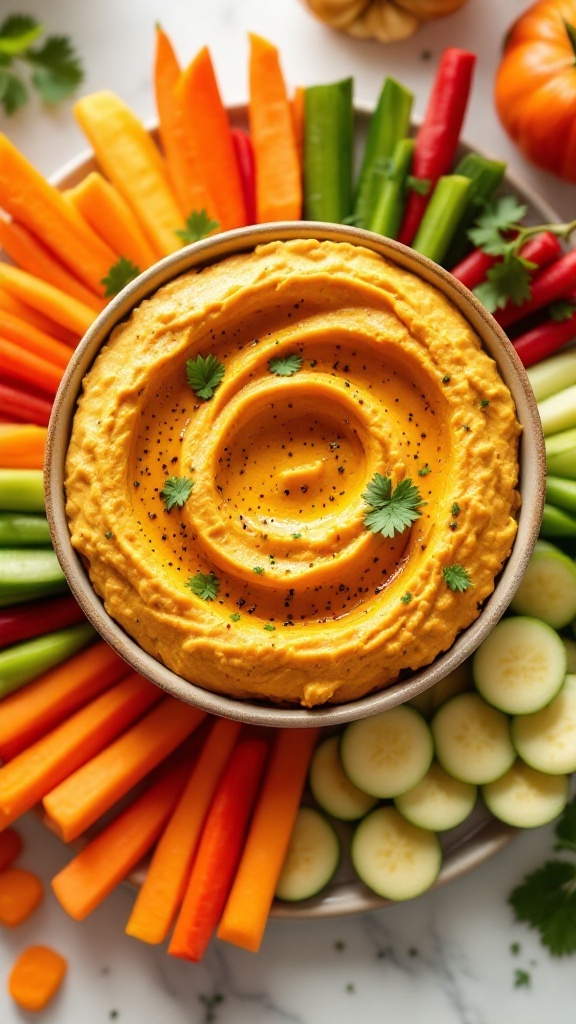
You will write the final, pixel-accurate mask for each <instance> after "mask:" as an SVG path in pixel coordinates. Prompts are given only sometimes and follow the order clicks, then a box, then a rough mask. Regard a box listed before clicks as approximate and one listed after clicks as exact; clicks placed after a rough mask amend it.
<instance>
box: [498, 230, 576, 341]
mask: <svg viewBox="0 0 576 1024" xmlns="http://www.w3.org/2000/svg"><path fill="white" fill-rule="evenodd" d="M574 290H576V249H573V250H571V252H568V253H566V255H565V256H561V257H560V259H559V260H555V261H554V263H551V264H550V266H548V267H545V268H544V270H541V271H540V272H539V273H538V274H536V276H535V278H534V280H533V281H532V285H531V296H530V298H529V299H528V301H527V302H522V303H521V304H520V305H519V306H517V305H516V304H515V303H513V302H508V303H507V304H506V305H505V306H504V308H503V309H499V310H497V312H496V313H495V314H494V318H495V319H496V320H497V321H498V323H499V324H500V326H501V327H503V328H504V329H506V328H507V327H510V325H511V324H515V323H517V322H518V321H519V320H523V319H524V317H527V316H529V315H530V314H531V313H535V312H536V311H537V310H539V309H543V308H544V306H549V305H550V304H551V303H552V302H557V300H558V299H565V298H566V297H567V296H568V295H570V294H571V293H572V292H574Z"/></svg>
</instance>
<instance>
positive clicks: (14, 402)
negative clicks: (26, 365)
mask: <svg viewBox="0 0 576 1024" xmlns="http://www.w3.org/2000/svg"><path fill="white" fill-rule="evenodd" d="M51 409H52V406H51V404H50V402H47V401H46V400H45V399H43V398H36V395H30V394H28V393H27V392H26V391H20V390H19V389H18V388H14V387H9V386H8V384H0V416H6V417H7V418H8V419H9V420H10V422H14V421H17V422H18V423H35V424H36V425H37V426H39V427H47V426H48V420H49V419H50V412H51Z"/></svg>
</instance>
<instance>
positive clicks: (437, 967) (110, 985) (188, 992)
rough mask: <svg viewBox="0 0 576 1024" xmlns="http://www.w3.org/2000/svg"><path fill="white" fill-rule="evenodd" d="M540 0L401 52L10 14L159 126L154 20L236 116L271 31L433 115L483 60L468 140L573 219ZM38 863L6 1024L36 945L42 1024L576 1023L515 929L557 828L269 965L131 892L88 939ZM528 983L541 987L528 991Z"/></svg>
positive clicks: (32, 144) (223, 24)
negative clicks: (544, 114) (55, 959)
mask: <svg viewBox="0 0 576 1024" xmlns="http://www.w3.org/2000/svg"><path fill="white" fill-rule="evenodd" d="M526 6H527V2H526V0H507V2H506V3H502V0H470V2H469V3H468V5H467V6H466V7H464V8H463V9H462V10H461V11H460V12H459V13H457V14H456V15H453V16H452V17H450V18H446V19H443V20H440V21H437V22H435V23H433V24H430V25H428V26H427V27H424V28H422V29H421V30H420V31H419V32H418V33H417V34H416V35H415V36H413V37H412V39H410V40H407V41H405V42H402V43H397V44H395V45H391V46H388V47H384V46H382V45H380V44H377V43H375V42H370V41H358V40H353V39H350V38H348V37H347V36H344V35H342V34H339V33H336V32H334V31H332V30H330V29H328V28H326V27H325V26H323V25H322V24H320V23H319V22H318V21H316V20H315V19H313V18H312V17H311V16H310V15H309V13H308V12H307V11H306V10H305V8H304V7H303V6H302V4H301V3H300V2H299V0H274V2H273V3H272V2H270V0H242V3H240V2H239V0H236V2H235V0H210V2H208V0H163V2H162V3H160V2H158V0H99V2H98V3H93V4H88V3H85V2H82V0H50V3H49V4H46V3H45V2H43V0H13V2H11V3H9V2H8V0H0V13H1V14H2V15H5V14H8V13H15V12H18V13H26V14H28V13H30V14H35V15H36V16H37V17H38V18H39V19H40V20H42V21H43V22H44V23H45V24H46V27H47V29H48V30H49V32H50V33H52V34H54V33H56V34H69V35H70V36H71V37H72V39H73V40H74V43H75V44H76V47H77V49H78V50H79V52H80V53H81V55H82V57H83V61H84V64H85V67H86V72H87V76H86V81H85V83H84V85H83V87H82V88H83V91H86V92H89V91H93V90H95V89H100V88H110V89H113V90H115V91H116V92H118V93H119V94H120V95H121V96H122V97H123V98H124V99H125V100H126V101H127V102H128V103H129V104H130V105H131V106H132V107H133V109H134V110H135V111H136V112H137V113H138V114H139V115H140V116H141V117H142V118H143V119H149V118H152V117H153V116H154V104H153V94H152V86H151V66H152V52H153V29H154V23H155V22H156V21H157V20H161V22H162V25H163V27H164V28H165V29H166V31H167V32H168V34H169V35H170V36H171V37H172V38H173V39H174V41H175V43H176V46H177V49H178V51H179V55H180V57H181V59H182V61H183V62H184V61H186V60H187V59H189V58H190V57H191V56H192V55H193V54H194V53H195V52H197V50H198V49H199V48H200V47H201V46H202V45H203V44H207V45H208V46H209V47H210V50H211V53H212V56H213V59H214V63H215V67H216V71H217V75H218V79H219V83H220V87H221V90H222V93H223V95H224V98H225V100H226V101H227V102H229V103H234V102H242V101H245V99H246V96H247V81H246V79H247V40H246V35H247V32H248V31H254V32H257V33H259V34H260V35H263V36H265V37H266V38H268V39H270V40H271V41H272V42H275V43H276V44H277V45H278V46H279V47H280V49H281V54H282V59H283V67H284V72H285V76H286V78H287V81H288V82H289V84H290V85H291V86H295V85H297V84H303V85H308V84H313V83H315V82H327V81H331V80H334V79H336V78H340V77H345V76H348V75H353V76H354V80H355V97H356V99H357V100H358V101H364V102H374V100H375V99H376V97H377V95H378V92H379V89H380V86H381V83H382V80H383V77H384V76H385V75H387V74H391V75H393V76H395V77H397V78H398V79H400V80H401V81H402V82H403V83H405V84H406V85H408V86H409V87H411V88H412V89H413V90H414V93H415V96H416V104H415V112H416V114H418V115H420V114H422V113H423V111H424V107H425V103H426V99H427V96H428V92H429V87H430V83H431V81H432V78H433V74H434V68H435V61H436V59H437V57H438V56H439V54H440V52H441V50H442V49H443V48H444V46H446V45H459V46H463V47H466V48H468V49H472V50H474V51H475V52H476V53H477V55H478V66H477V70H476V76H475V84H474V90H473V96H472V100H471V103H470V106H469V112H468V117H467V120H466V125H465V130H464V135H465V137H466V138H467V140H468V141H469V142H471V143H473V144H474V145H477V146H479V147H480V148H482V149H484V150H486V151H487V152H489V153H492V154H495V155H498V156H499V157H501V158H504V159H506V160H507V161H508V162H509V165H510V167H511V168H513V169H514V170H515V171H516V172H517V173H518V174H519V175H521V176H522V177H523V178H524V180H525V181H527V182H528V183H529V184H531V185H532V186H533V187H534V188H536V189H537V190H538V191H539V192H540V193H541V194H542V195H543V196H544V197H545V198H546V199H547V200H548V202H549V203H551V204H552V205H553V206H554V207H555V208H556V209H557V211H558V213H559V215H560V216H561V217H565V218H568V217H571V216H573V215H574V213H573V211H574V200H575V198H576V187H574V186H569V185H566V184H562V183H560V182H558V181H556V179H554V178H552V177H550V176H549V175H547V174H545V173H543V172H539V171H537V170H536V169H535V168H532V167H530V166H529V165H528V164H527V163H526V162H525V161H524V160H523V159H522V158H521V156H520V155H519V154H518V152H517V151H516V150H515V149H514V147H513V146H512V144H511V143H510V142H509V140H508V139H507V138H506V136H505V135H504V133H503V130H502V129H501V127H500V126H499V124H498V121H497V118H496V115H495V112H494V107H493V103H492V98H491V94H492V83H493V78H494V72H495V68H496V65H497V62H498V59H499V53H500V47H501V42H502V39H503V36H504V33H505V30H506V28H507V27H508V25H509V24H510V22H511V21H512V20H513V18H514V16H515V15H516V14H518V13H519V12H520V11H522V10H523V9H524V8H525V7H526ZM0 129H1V130H3V131H5V132H6V133H7V134H8V135H9V136H10V138H11V139H13V141H14V142H15V143H16V144H17V145H18V146H19V148H20V149H21V150H22V151H23V152H24V153H25V154H26V155H27V156H28V157H29V158H30V159H31V160H32V161H33V162H34V163H35V164H36V165H37V166H38V167H39V168H40V169H41V170H42V171H43V172H44V173H46V174H50V173H53V172H54V171H56V170H57V169H58V167H60V166H61V165H62V164H63V163H65V162H66V161H67V160H68V159H70V158H72V157H74V156H75V155H76V154H77V153H78V152H80V151H81V150H83V149H85V148H86V146H85V142H84V139H83V137H82V135H81V133H80V131H79V129H78V128H77V127H76V125H75V122H74V118H73V115H72V103H67V104H63V105H62V106H61V107H59V108H57V109H56V110H54V111H52V112H49V111H47V110H46V109H44V108H43V107H42V106H41V105H40V104H39V103H37V102H36V101H33V102H31V103H30V104H29V106H28V107H26V108H25V109H24V110H23V111H21V112H20V113H19V114H18V115H17V116H16V117H14V118H10V119H8V118H6V117H5V116H4V115H3V114H0ZM19 829H20V831H21V833H22V835H23V837H24V839H25V853H24V856H23V858H22V864H23V865H25V866H28V867H30V868H31V869H33V870H34V871H36V872H37V873H38V874H40V876H41V877H42V878H43V879H44V881H45V883H46V899H45V900H44V902H43V904H42V906H41V907H40V909H39V910H37V911H36V913H35V914H34V915H33V917H32V918H31V919H30V920H29V921H28V922H27V923H26V924H25V925H23V926H21V927H20V928H18V929H15V930H12V931H8V930H4V931H3V932H2V933H1V934H0V978H1V980H0V1021H1V1024H17V1022H22V1021H23V1020H32V1019H35V1018H34V1015H27V1014H23V1013H21V1012H20V1011H18V1010H17V1009H16V1008H15V1007H14V1005H13V1004H12V1002H11V1000H10V999H9V997H8V995H7V993H6V984H5V979H6V978H7V976H8V973H9V970H10V967H11V965H12V963H13V961H14V959H15V957H16V955H17V954H18V952H19V951H20V950H21V949H23V948H24V947H25V946H27V945H29V944H30V943H32V942H45V943H49V944H51V945H53V946H54V947H56V948H57V949H58V950H59V951H60V952H61V953H63V954H64V955H65V956H66V957H67V958H68V960H69V971H68V975H67V978H66V980H65V983H64V985H63V987H62V989H61V991H60V993H59V994H58V996H57V997H56V999H55V1000H54V1001H53V1003H52V1004H51V1005H50V1007H49V1008H48V1009H47V1010H46V1011H44V1013H43V1014H42V1015H41V1019H42V1020H43V1021H45V1022H46V1024H105V1022H107V1021H110V1020H117V1021H119V1022H120V1024H160V1022H163V1024H164V1022H170V1024H185V1022H186V1024H189V1022H194V1024H196V1022H198V1024H202V1022H205V1021H206V1022H208V1021H217V1022H219V1024H274V1022H282V1021H284V1022H288V1021H290V1022H297V1024H325V1022H327V1021H330V1022H332V1024H344V1022H348V1021H349V1020H351V1019H355V1020H361V1021H362V1022H363V1024H379V1022H381V1021H389V1022H390V1024H414V1022H415V1021H416V1022H418V1021H426V1024H499V1022H501V1021H504V1020H506V1021H507V1024H541V1022H543V1021H544V1020H548V1019H550V1013H551V1010H552V1007H553V1012H554V1017H555V1019H556V1020H562V1021H565V1022H570V1021H573V1020H574V1019H575V1014H576V1011H575V1010H574V981H573V976H574V965H573V962H572V961H571V960H570V959H569V958H564V959H554V958H553V957H551V956H550V955H549V954H548V952H547V951H546V950H545V949H544V948H543V947H542V946H541V945H540V943H539V940H538V936H537V935H536V934H535V933H534V932H531V931H530V930H529V929H527V928H526V927H525V926H523V925H518V924H516V923H515V922H514V918H513V915H512V911H511V909H510V907H509V906H508V904H507V896H508V894H509V892H510V890H511V889H512V888H513V887H514V886H515V885H516V884H517V883H518V882H519V881H520V880H521V879H522V878H523V876H524V875H525V874H526V873H527V872H528V871H531V870H533V869H534V868H535V867H537V866H538V865H540V864H541V863H542V862H543V860H545V859H546V858H547V857H548V856H549V854H550V853H551V851H552V847H553V830H552V827H549V828H543V829H537V830H534V831H531V832H528V833H524V834H522V835H520V836H518V838H516V839H514V840H513V841H512V842H511V843H510V844H509V845H508V846H507V847H506V848H505V849H504V850H503V851H501V852H500V853H499V854H497V855H496V856H495V857H494V858H492V859H491V860H490V861H488V862H486V863H484V864H483V865H482V866H481V867H480V868H477V869H476V870H475V871H474V872H473V873H471V874H469V875H467V876H465V877H463V878H460V879H459V880H457V881H455V882H452V883H450V884H449V885H447V886H445V887H443V888H442V889H438V890H435V891H432V892H429V893H427V894H425V895H424V896H422V897H420V898H419V899H417V900H414V901H412V902H410V903H404V904H398V905H394V906H387V907H384V908H382V909H380V910H377V911H372V912H370V913H366V914H363V915H359V916H350V917H346V918H335V919H329V920H322V921H306V922H302V921H285V920H272V921H271V922H270V923H269V925H268V929H267V932H266V935H265V938H264V942H263V946H262V949H261V950H260V952H259V953H258V954H250V953H246V952H244V951H242V950H239V949H235V948H234V947H231V946H230V947H229V946H225V945H224V944H223V943H218V942H215V943H213V944H212V946H211V947H210V949H209V951H208V954H207V956H206V957H205V960H204V961H203V963H202V964H200V965H191V964H186V963H182V962H180V961H175V960H173V959H172V958H170V957H168V956H167V955H166V951H165V948H164V947H147V946H145V945H144V944H142V943H138V942H137V941H136V940H134V939H130V938H128V937H127V936H125V934H124V925H125V922H126V920H127V917H128V914H129V912H130V907H131V904H132V900H133V893H131V891H130V889H129V888H128V887H121V888H120V889H118V890H117V891H116V892H115V893H113V894H112V895H111V896H110V897H109V898H108V899H107V900H106V901H105V902H104V904H103V905H102V906H101V907H100V908H99V909H98V910H97V911H95V912H94V914H93V915H91V917H89V918H88V919H87V920H86V921H84V922H83V923H82V924H77V923H75V922H73V921H72V920H70V919H69V918H67V916H66V915H65V914H64V912H63V911H62V910H61V909H60V907H59V905H58V904H57V903H56V900H55V899H54V898H53V897H52V896H51V894H50V890H49V879H50V878H51V877H52V876H53V875H54V874H55V873H56V872H57V871H58V870H59V869H60V868H61V867H62V866H63V865H64V863H65V862H66V860H67V857H68V853H67V851H66V849H65V848H64V847H63V846H62V844H61V843H60V842H59V840H58V839H56V838H55V837H54V836H53V835H52V834H51V833H49V832H47V831H46V830H45V829H44V828H43V826H42V825H41V824H40V823H39V821H38V820H37V819H35V818H33V817H32V816H28V817H27V818H26V819H25V820H24V821H23V822H22V823H20V825H19ZM520 981H523V982H524V983H523V984H519V982H520Z"/></svg>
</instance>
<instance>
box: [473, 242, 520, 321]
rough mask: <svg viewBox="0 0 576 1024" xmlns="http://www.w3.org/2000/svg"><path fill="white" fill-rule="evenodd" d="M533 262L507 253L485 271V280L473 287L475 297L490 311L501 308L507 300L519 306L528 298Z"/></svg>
mask: <svg viewBox="0 0 576 1024" xmlns="http://www.w3.org/2000/svg"><path fill="white" fill-rule="evenodd" d="M534 266H535V264H534V263H531V262H530V261H529V260H524V259H522V257H521V256H515V255H513V254H508V255H507V256H506V257H505V258H504V259H503V260H500V261H499V262H498V263H495V264H494V266H493V267H490V269H489V270H488V271H487V273H486V280H485V281H483V282H482V284H479V285H477V287H476V288H475V289H474V294H475V296H476V298H478V299H480V302H482V303H483V305H484V306H486V309H487V310H488V311H489V312H490V313H494V312H495V310H497V309H502V307H503V306H505V305H506V303H507V302H508V301H511V302H514V303H515V305H517V306H520V305H521V304H522V303H523V302H526V301H527V300H528V299H529V298H530V270H532V269H533V268H534Z"/></svg>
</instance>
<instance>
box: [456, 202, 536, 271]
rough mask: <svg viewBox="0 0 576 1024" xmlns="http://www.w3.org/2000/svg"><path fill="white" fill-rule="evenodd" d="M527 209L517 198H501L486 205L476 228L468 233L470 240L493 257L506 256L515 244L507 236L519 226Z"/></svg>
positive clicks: (478, 218)
mask: <svg viewBox="0 0 576 1024" xmlns="http://www.w3.org/2000/svg"><path fill="white" fill-rule="evenodd" d="M527 209H528V208H527V207H526V206H525V205H524V203H521V202H520V201H519V200H518V199H517V198H516V196H500V197H499V198H498V199H494V200H492V201H490V202H487V203H484V205H483V207H482V212H481V213H480V214H479V215H478V217H477V218H476V223H475V226H474V227H473V228H470V230H469V231H468V238H469V239H470V241H471V242H473V244H474V245H477V246H478V248H479V249H482V250H483V251H484V252H486V253H489V254H490V255H492V256H500V255H504V254H505V253H506V252H507V251H508V250H509V248H510V245H511V244H512V245H513V244H514V243H513V242H512V243H511V242H510V238H509V237H508V238H507V237H505V236H506V235H509V234H510V232H511V231H513V230H514V229H515V228H516V227H517V226H518V222H519V221H521V220H522V218H523V217H525V216H526V213H527Z"/></svg>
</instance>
